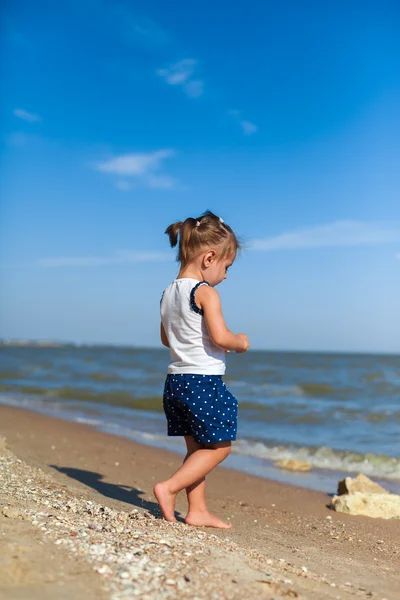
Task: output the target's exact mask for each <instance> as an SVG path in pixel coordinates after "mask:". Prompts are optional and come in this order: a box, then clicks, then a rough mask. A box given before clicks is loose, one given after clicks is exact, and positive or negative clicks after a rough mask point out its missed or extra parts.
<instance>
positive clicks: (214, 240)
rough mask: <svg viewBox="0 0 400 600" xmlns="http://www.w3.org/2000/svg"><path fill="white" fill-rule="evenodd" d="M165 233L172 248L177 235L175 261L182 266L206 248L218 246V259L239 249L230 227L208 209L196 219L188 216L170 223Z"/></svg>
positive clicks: (237, 241)
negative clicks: (183, 219)
mask: <svg viewBox="0 0 400 600" xmlns="http://www.w3.org/2000/svg"><path fill="white" fill-rule="evenodd" d="M165 233H166V234H167V235H168V237H169V241H170V244H171V247H172V248H174V247H175V246H176V245H177V243H178V236H179V246H178V256H177V261H178V262H180V263H181V265H182V267H184V266H185V265H187V263H188V262H190V261H191V260H192V259H193V258H194V257H195V256H196V255H197V254H198V253H199V252H200V251H201V250H203V249H206V248H213V247H214V248H216V249H217V248H218V258H219V259H224V258H226V257H227V256H231V255H232V254H236V252H237V251H238V250H240V242H239V240H238V239H237V237H236V235H235V234H234V232H233V231H232V229H231V228H230V227H229V225H227V224H226V223H225V222H224V221H223V220H222V219H221V218H220V217H217V215H214V213H212V212H211V211H210V210H207V211H206V212H205V213H204V214H202V215H201V217H198V218H197V219H192V217H189V218H188V219H186V220H185V221H177V222H176V223H172V224H171V225H169V227H167V229H166V230H165Z"/></svg>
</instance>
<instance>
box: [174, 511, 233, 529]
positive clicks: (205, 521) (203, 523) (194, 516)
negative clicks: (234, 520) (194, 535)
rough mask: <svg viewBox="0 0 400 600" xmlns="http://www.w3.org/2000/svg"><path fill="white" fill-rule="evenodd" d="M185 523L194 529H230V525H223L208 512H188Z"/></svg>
mask: <svg viewBox="0 0 400 600" xmlns="http://www.w3.org/2000/svg"><path fill="white" fill-rule="evenodd" d="M185 523H186V524H187V525H193V526H194V527H216V528H217V529H231V527H232V525H231V523H225V521H222V520H221V519H219V518H218V517H216V516H215V515H213V514H211V513H210V512H208V511H207V512H188V514H187V515H186V519H185Z"/></svg>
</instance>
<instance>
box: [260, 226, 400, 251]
mask: <svg viewBox="0 0 400 600" xmlns="http://www.w3.org/2000/svg"><path fill="white" fill-rule="evenodd" d="M398 241H400V222H398V223H385V222H371V223H363V222H360V221H336V222H333V223H327V224H325V225H317V226H315V227H309V228H305V229H298V230H295V231H288V232H286V233H281V234H279V235H276V236H271V237H267V238H264V239H255V240H252V241H251V242H250V244H249V246H250V248H251V249H252V250H264V251H271V250H301V249H306V248H329V247H332V248H333V247H341V246H367V245H371V246H372V245H379V244H388V243H392V242H398Z"/></svg>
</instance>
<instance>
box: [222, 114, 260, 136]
mask: <svg viewBox="0 0 400 600" xmlns="http://www.w3.org/2000/svg"><path fill="white" fill-rule="evenodd" d="M228 114H229V115H230V116H231V117H232V118H233V119H234V120H235V121H236V122H237V123H238V125H239V126H240V128H241V129H242V131H243V133H244V135H253V133H257V131H258V127H257V125H255V124H254V123H252V122H251V121H247V120H246V119H243V118H242V115H241V112H240V110H236V109H232V110H229V111H228Z"/></svg>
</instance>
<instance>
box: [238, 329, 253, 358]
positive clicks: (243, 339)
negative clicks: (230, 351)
mask: <svg viewBox="0 0 400 600" xmlns="http://www.w3.org/2000/svg"><path fill="white" fill-rule="evenodd" d="M236 337H237V338H239V340H240V346H239V348H238V349H237V350H236V353H237V354H241V353H242V352H246V350H248V349H249V348H250V342H249V338H248V337H247V335H245V334H244V333H238V334H237V336H236Z"/></svg>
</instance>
